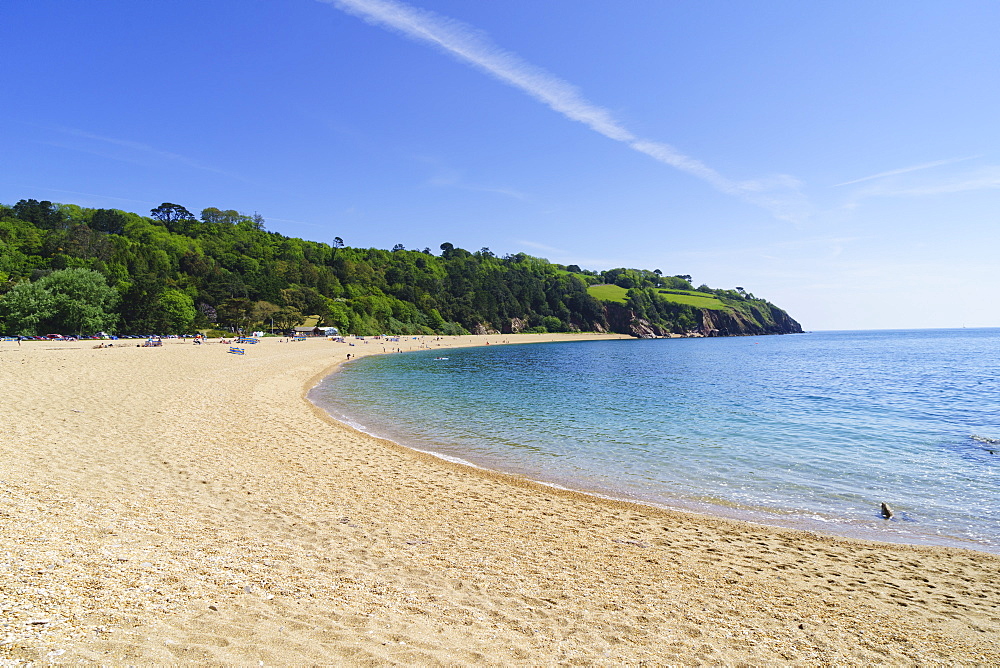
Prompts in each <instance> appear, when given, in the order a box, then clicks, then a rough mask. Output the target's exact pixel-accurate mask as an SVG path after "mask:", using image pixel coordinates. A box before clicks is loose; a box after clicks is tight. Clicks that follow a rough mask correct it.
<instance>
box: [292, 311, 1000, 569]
mask: <svg viewBox="0 0 1000 668" xmlns="http://www.w3.org/2000/svg"><path fill="white" fill-rule="evenodd" d="M442 356H444V357H446V358H447V359H435V358H438V357H442ZM998 379H1000V329H960V330H913V331H864V332H821V333H811V334H802V335H790V336H761V337H739V338H719V339H659V340H627V341H588V342H573V343H548V344H535V345H516V346H497V345H494V346H487V347H480V348H466V349H458V350H453V349H437V350H434V349H432V350H430V351H427V352H418V353H407V354H403V355H386V356H379V357H369V358H364V359H361V360H358V361H356V362H352V363H350V364H348V365H346V366H345V367H344V368H343V369H342V370H341V371H340V372H338V373H336V374H333V375H332V376H330V377H328V378H326V379H325V380H324V381H323V382H322V383H320V384H319V385H318V386H317V387H316V388H314V389H313V390H312V392H311V393H310V398H311V399H312V400H313V401H314V402H315V403H317V404H318V405H320V406H321V407H323V408H324V409H326V410H327V411H328V412H329V413H330V414H331V415H332V416H333V417H335V418H337V419H339V420H342V421H344V422H347V423H348V424H351V425H352V426H354V427H356V428H358V429H361V430H362V431H365V432H368V433H371V434H374V435H377V436H380V437H383V438H388V439H391V440H393V441H396V442H398V443H401V444H403V445H406V446H409V447H413V448H416V449H418V450H423V451H427V452H433V453H436V454H438V455H440V456H443V457H446V458H450V459H454V460H459V461H463V462H467V463H470V464H473V465H476V466H480V467H484V468H489V469H493V470H498V471H504V472H508V473H514V474H519V475H523V476H526V477H528V478H532V479H535V480H539V481H542V482H545V483H549V484H553V485H558V486H562V487H567V488H570V489H575V490H580V491H585V492H591V493H595V494H601V495H605V496H610V497H615V498H624V499H630V500H634V501H638V502H641V503H646V504H651V505H657V506H666V507H672V508H680V509H686V510H693V511H696V512H703V513H707V514H713V515H722V516H726V517H733V518H737V519H746V520H751V521H755V522H759V523H763V524H770V525H776V526H787V527H794V528H803V529H809V530H816V531H821V532H825V533H832V534H838V535H846V536H852V537H859V538H872V539H877V540H886V541H892V542H904V543H918V544H935V545H950V546H960V547H968V548H972V549H978V550H982V551H988V552H997V553H1000V440H998V439H1000V390H998ZM883 501H884V502H886V503H888V504H889V505H890V506H891V507H892V508H893V509H894V510H895V511H896V515H895V517H894V518H893V519H891V520H885V519H883V518H882V517H881V515H880V513H879V508H880V503H881V502H883Z"/></svg>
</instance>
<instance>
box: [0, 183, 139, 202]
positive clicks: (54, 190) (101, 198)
mask: <svg viewBox="0 0 1000 668" xmlns="http://www.w3.org/2000/svg"><path fill="white" fill-rule="evenodd" d="M14 187H16V188H23V189H25V190H36V191H39V192H50V193H64V194H66V195H79V196H82V197H92V198H94V199H95V200H96V201H98V202H103V201H104V200H115V201H117V202H132V203H137V204H149V205H152V206H156V204H157V203H156V202H151V201H149V200H143V199H131V198H128V197H115V196H114V195H97V194H95V193H84V192H79V191H77V190H61V189H59V188H43V187H39V186H25V185H17V184H15V186H14ZM77 204H80V202H77ZM84 206H86V205H84Z"/></svg>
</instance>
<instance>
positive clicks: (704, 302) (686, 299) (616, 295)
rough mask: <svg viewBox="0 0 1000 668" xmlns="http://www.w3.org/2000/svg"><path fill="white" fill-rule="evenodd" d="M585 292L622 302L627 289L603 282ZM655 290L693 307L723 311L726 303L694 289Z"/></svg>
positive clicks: (665, 297) (668, 298)
mask: <svg viewBox="0 0 1000 668" xmlns="http://www.w3.org/2000/svg"><path fill="white" fill-rule="evenodd" d="M587 292H589V293H590V294H591V296H592V297H594V299H598V300H600V301H604V302H615V303H617V304H624V303H625V294H626V293H627V292H628V291H627V290H626V289H625V288H623V287H620V286H617V285H607V284H605V285H591V286H590V287H589V288H587ZM657 292H659V293H660V294H661V295H662V296H663V298H664V299H666V300H667V301H671V302H675V303H677V304H687V305H688V306H693V307H695V308H706V309H711V310H713V311H724V310H725V309H726V305H725V304H723V303H722V302H721V301H719V298H718V297H716V296H715V295H709V294H706V293H704V292H696V291H694V290H657Z"/></svg>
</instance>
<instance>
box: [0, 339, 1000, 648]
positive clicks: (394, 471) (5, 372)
mask: <svg viewBox="0 0 1000 668" xmlns="http://www.w3.org/2000/svg"><path fill="white" fill-rule="evenodd" d="M584 338H596V337H595V336H594V335H579V334H578V335H520V336H513V335H508V336H486V337H471V336H469V337H457V338H447V339H443V340H441V341H435V340H433V339H432V337H427V338H422V339H417V340H414V339H403V340H402V341H401V342H399V343H387V344H384V345H383V344H382V343H381V342H377V341H370V342H369V343H367V344H366V343H362V342H357V343H356V345H354V346H349V345H348V344H346V343H335V342H332V341H329V340H326V339H312V340H308V341H304V342H281V341H279V340H278V339H264V340H262V342H261V343H259V344H257V345H247V346H244V348H245V349H246V354H245V355H243V356H237V355H231V354H228V352H227V351H228V348H229V346H227V345H223V344H219V343H208V344H205V345H201V346H196V345H194V344H192V343H190V342H184V343H182V342H180V341H167V342H166V343H165V344H164V345H163V346H162V347H159V348H138V347H136V345H135V341H131V342H128V341H124V342H116V345H115V347H113V348H106V349H95V348H94V347H93V346H94V344H95V342H91V341H86V342H82V341H81V342H68V343H48V342H25V343H23V344H22V345H20V346H18V344H17V343H16V342H0V384H2V387H3V388H4V392H3V401H2V403H0V625H2V628H0V664H2V665H15V664H17V665H19V664H22V663H25V662H35V663H80V662H83V663H98V664H109V665H120V664H153V663H158V664H177V663H197V664H206V663H209V664H240V665H251V664H252V665H261V664H263V665H272V664H273V665H288V664H338V665H384V664H416V665H481V664H489V665H510V664H515V665H516V664H521V665H560V664H566V665H574V664H575V665H592V664H598V665H600V664H604V665H621V664H629V665H637V664H641V663H646V664H648V665H663V664H681V665H688V664H690V665H697V664H724V665H748V664H753V665H761V664H792V665H808V666H814V665H825V664H831V665H833V664H836V665H861V664H871V663H880V664H885V663H888V664H895V665H900V664H961V665H1000V575H998V573H1000V557H998V556H996V555H990V554H985V553H978V552H972V551H965V550H959V549H946V548H928V547H908V546H898V545H887V544H882V543H869V542H861V541H852V540H847V539H840V538H833V537H826V536H819V535H816V534H813V533H808V532H800V531H793V530H787V529H775V528H769V527H762V526H756V525H750V524H746V523H741V522H734V521H729V520H724V519H716V518H710V517H703V516H697V515H690V514H683V513H675V512H669V511H664V510H660V509H655V508H649V507H643V506H638V505H631V504H627V503H621V502H615V501H609V500H602V499H599V498H594V497H589V496H586V495H582V494H575V493H572V492H566V491H561V490H556V489H552V488H549V487H545V486H542V485H538V484H535V483H532V482H530V481H526V480H521V479H517V478H513V477H510V476H504V475H499V474H491V473H489V472H484V471H478V470H474V469H470V468H466V467H462V466H460V465H457V464H452V463H449V462H445V461H442V460H439V459H436V458H434V457H431V456H429V455H424V454H421V453H416V452H412V451H409V450H406V449H404V448H401V447H399V446H396V445H394V444H392V443H389V442H385V441H381V440H379V439H375V438H372V437H370V436H367V435H365V434H361V433H359V432H356V431H354V430H352V429H350V428H348V427H346V426H343V425H340V424H338V423H336V422H334V421H333V420H331V419H329V418H328V417H327V416H326V415H325V413H323V412H322V411H321V410H319V409H318V408H316V407H315V406H313V405H312V404H311V403H309V402H308V401H307V400H306V399H305V393H306V392H307V391H308V389H309V388H311V387H312V386H313V385H315V384H316V383H317V382H318V381H319V380H320V379H321V378H322V377H323V376H324V375H326V374H328V373H330V372H331V371H332V370H333V369H334V368H335V367H336V365H338V364H340V363H342V362H343V361H344V360H345V359H346V356H347V354H348V353H350V354H352V356H357V357H360V356H362V355H366V354H374V353H382V352H383V347H384V348H385V349H387V350H390V349H396V348H400V349H402V350H404V351H406V350H411V349H414V348H419V347H422V346H432V347H436V346H437V345H439V344H440V345H442V346H443V349H446V347H449V346H460V345H482V344H484V343H485V342H486V341H489V342H490V343H491V344H497V343H500V342H501V341H503V340H509V341H511V342H512V343H514V342H536V341H544V340H557V339H559V340H567V339H568V340H575V339H584Z"/></svg>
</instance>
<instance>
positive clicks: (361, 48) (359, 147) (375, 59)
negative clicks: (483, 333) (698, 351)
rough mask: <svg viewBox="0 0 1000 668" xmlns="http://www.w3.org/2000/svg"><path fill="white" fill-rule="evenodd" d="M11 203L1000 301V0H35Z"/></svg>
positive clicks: (8, 83) (835, 311) (760, 285)
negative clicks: (251, 220)
mask: <svg viewBox="0 0 1000 668" xmlns="http://www.w3.org/2000/svg"><path fill="white" fill-rule="evenodd" d="M0 16H2V17H3V20H4V21H3V22H4V25H5V27H6V30H5V40H4V41H5V45H4V46H5V48H4V51H5V55H4V57H3V61H2V63H3V64H2V65H0V72H2V73H3V74H2V76H3V83H4V85H3V91H4V93H5V95H4V98H5V100H4V104H3V105H0V124H2V127H3V129H4V132H3V159H2V161H0V202H3V203H6V204H13V203H14V202H16V201H17V200H19V199H21V198H35V199H48V200H52V201H56V202H67V203H75V204H80V205H83V206H93V207H114V208H121V209H125V210H129V211H137V212H140V213H148V211H149V209H150V208H152V207H154V206H156V205H158V204H159V203H161V202H165V201H167V202H176V203H178V204H182V205H184V206H186V207H187V208H188V209H190V210H191V211H193V212H195V213H196V214H197V213H198V212H199V211H200V210H201V209H203V208H205V207H209V206H215V207H219V208H222V209H237V210H239V211H243V212H246V213H253V212H259V213H260V214H262V215H263V216H264V218H265V219H266V221H267V223H266V225H267V228H268V229H271V230H275V231H278V232H281V233H283V234H287V235H291V236H301V237H305V238H307V239H315V240H320V241H327V242H328V241H330V240H331V239H332V238H333V237H335V236H340V237H343V239H344V240H345V241H346V242H347V244H348V245H351V246H376V247H381V248H391V247H392V246H393V245H394V244H397V243H401V244H403V245H404V246H406V247H407V248H424V247H425V246H429V247H430V248H432V249H434V250H435V251H437V249H438V246H439V245H440V244H441V243H442V242H445V241H447V242H451V243H453V244H455V245H456V246H461V247H463V248H467V249H469V250H477V249H479V248H481V247H483V246H488V247H490V248H491V249H492V250H493V251H494V252H496V253H498V254H505V253H516V252H521V251H524V252H527V253H531V254H533V255H539V256H542V257H546V258H548V259H549V260H551V261H553V262H560V263H564V264H571V263H575V264H579V265H581V266H583V267H586V268H591V269H609V268H612V267H618V266H627V267H640V268H646V269H661V270H662V271H664V272H665V273H669V274H691V275H693V276H694V280H695V283H696V284H698V283H707V284H708V285H711V286H713V287H735V286H737V285H738V286H741V287H745V288H746V289H747V290H749V291H751V292H753V293H755V294H756V295H758V296H763V297H766V298H767V299H769V300H771V301H772V302H774V303H776V304H778V305H779V306H782V307H784V308H786V309H787V310H788V311H789V312H790V313H791V315H792V316H793V317H795V318H797V319H798V320H799V321H800V322H802V324H803V326H804V327H805V328H806V329H857V328H909V327H961V326H969V327H974V326H1000V310H998V309H997V308H996V305H997V303H998V299H997V294H1000V271H998V269H1000V261H998V259H997V255H998V252H1000V243H998V242H1000V225H998V223H1000V131H998V129H997V128H998V125H997V123H998V121H997V119H998V118H1000V113H998V112H1000V48H998V46H997V44H998V42H997V38H996V35H997V34H1000V3H997V2H993V1H990V2H949V3H944V2H919V1H918V2H901V1H900V2H881V3H871V2H852V1H842V2H835V3H834V2H830V3H812V2H799V1H795V2H752V3H751V2H719V1H713V0H707V1H704V2H694V1H687V2H680V1H669V2H668V1H666V0H630V1H629V2H627V3H623V2H611V1H610V0H599V1H598V0H504V1H503V2H470V1H469V0H462V1H458V0H422V1H421V2H419V3H417V2H414V3H409V4H403V3H398V2H390V1H388V0H331V1H330V2H323V1H319V0H283V1H282V2H276V1H270V2H266V1H264V0H241V1H239V2H236V1H233V0H219V1H213V2H204V1H203V0H198V1H192V0H171V2H159V3H152V2H135V1H134V0H131V1H124V0H101V1H96V0H93V1H90V2H87V1H83V0H73V1H70V0H64V1H54V0H31V1H30V2H29V1H27V0H10V1H9V2H5V3H3V8H2V10H0Z"/></svg>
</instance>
